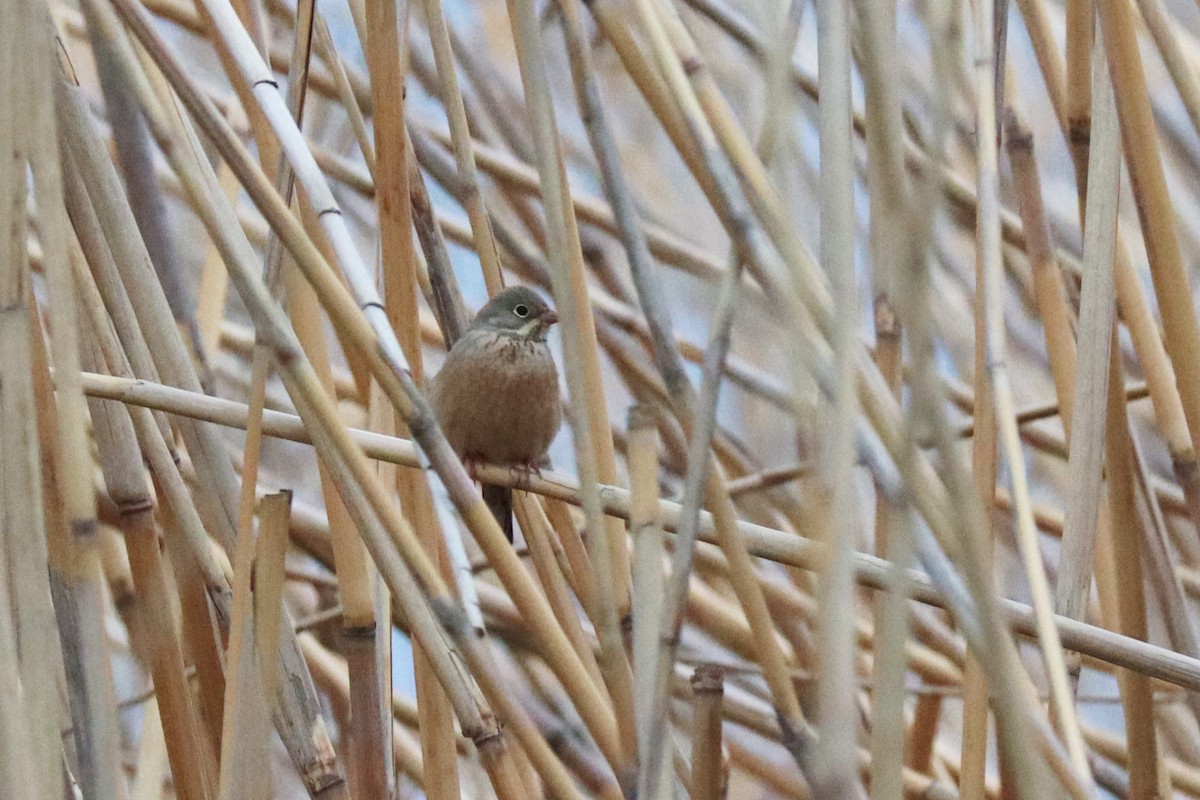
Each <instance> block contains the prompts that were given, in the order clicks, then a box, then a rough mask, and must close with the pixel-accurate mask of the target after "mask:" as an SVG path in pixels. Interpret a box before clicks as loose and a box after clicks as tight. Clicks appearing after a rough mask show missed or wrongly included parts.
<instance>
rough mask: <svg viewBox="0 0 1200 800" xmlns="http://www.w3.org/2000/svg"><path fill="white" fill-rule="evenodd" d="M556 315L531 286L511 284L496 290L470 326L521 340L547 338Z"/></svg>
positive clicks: (556, 317) (556, 320) (541, 340)
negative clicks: (506, 287) (508, 286)
mask: <svg viewBox="0 0 1200 800" xmlns="http://www.w3.org/2000/svg"><path fill="white" fill-rule="evenodd" d="M556 322H558V315H557V314H555V313H554V309H552V308H550V306H549V305H548V304H547V303H546V301H545V300H543V299H542V298H541V296H540V295H538V294H537V293H536V292H534V291H533V290H532V289H530V288H528V287H525V286H512V287H510V288H508V289H504V290H502V291H500V292H497V293H496V295H495V297H493V298H492V299H491V300H489V301H488V303H487V305H485V306H484V307H483V308H481V309H479V313H478V314H477V315H476V316H475V321H474V322H472V323H471V328H472V329H478V328H487V329H489V330H495V331H498V332H500V333H505V334H508V335H510V336H515V337H518V338H521V339H532V340H534V341H537V342H544V341H546V333H547V332H548V331H549V330H550V326H551V325H553V324H554V323H556Z"/></svg>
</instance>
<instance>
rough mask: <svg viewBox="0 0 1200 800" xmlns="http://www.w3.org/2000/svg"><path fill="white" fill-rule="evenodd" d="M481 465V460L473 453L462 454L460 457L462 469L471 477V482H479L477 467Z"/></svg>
mask: <svg viewBox="0 0 1200 800" xmlns="http://www.w3.org/2000/svg"><path fill="white" fill-rule="evenodd" d="M482 463H483V459H482V458H480V457H479V456H478V455H477V454H475V453H464V454H463V457H462V464H463V469H465V470H466V471H467V474H468V475H470V476H471V480H473V481H475V482H476V483H478V482H479V465H480V464H482Z"/></svg>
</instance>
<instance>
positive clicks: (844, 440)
mask: <svg viewBox="0 0 1200 800" xmlns="http://www.w3.org/2000/svg"><path fill="white" fill-rule="evenodd" d="M848 12H849V10H848V8H847V7H846V5H845V4H844V3H841V2H839V0H822V1H821V2H820V3H819V4H818V6H817V32H818V39H819V42H820V45H819V48H818V56H819V60H820V65H819V70H820V75H821V106H820V112H821V118H820V136H821V264H822V266H823V267H824V270H825V274H826V275H828V276H829V282H830V285H831V287H832V294H833V303H834V307H835V308H837V310H838V313H837V315H836V318H835V324H834V332H833V337H832V339H833V342H832V344H833V357H834V360H835V372H836V379H835V388H834V397H833V409H832V414H830V416H829V424H830V426H831V430H830V431H829V432H828V433H827V434H826V436H825V437H823V439H824V441H823V442H822V443H821V446H822V451H823V452H822V457H821V461H822V463H821V476H820V480H821V482H822V483H823V484H824V485H823V486H822V487H821V495H822V498H821V501H822V502H824V503H825V504H826V512H825V513H826V515H827V525H826V526H825V532H824V534H825V536H826V540H827V541H829V542H830V543H831V545H832V547H833V552H834V556H833V558H832V560H831V561H830V563H829V565H828V567H827V568H826V569H825V571H824V573H823V574H822V576H821V587H820V593H819V598H820V605H821V615H820V645H819V646H820V651H821V656H820V658H819V661H818V668H819V670H820V672H819V674H820V675H821V682H820V685H819V687H818V693H817V705H818V714H819V716H818V719H817V735H818V737H819V738H818V743H817V759H816V764H817V768H816V774H815V775H812V776H811V777H810V778H809V780H810V783H811V785H812V790H813V792H814V793H815V794H817V795H819V796H822V797H829V798H831V799H832V798H854V797H865V791H864V789H863V786H862V784H861V782H860V779H859V778H858V771H857V770H856V769H855V768H854V758H855V755H856V754H855V750H854V744H855V743H856V741H857V739H858V724H857V721H856V720H855V713H854V708H855V699H856V698H855V695H856V694H857V687H856V685H855V683H856V681H855V667H854V661H855V641H854V633H853V631H854V620H855V616H856V614H857V608H856V605H857V604H856V602H855V600H856V598H855V592H854V581H853V559H852V553H853V552H854V550H855V544H856V541H855V540H856V538H857V533H858V529H859V526H860V521H859V515H858V514H857V513H856V507H857V498H856V493H857V490H858V486H857V481H856V477H857V476H856V474H855V472H856V470H855V466H856V464H855V462H856V460H857V459H856V453H855V433H856V431H855V423H856V421H857V418H858V397H857V393H856V386H855V372H856V367H857V364H856V363H855V360H856V356H857V355H858V350H859V344H858V338H857V337H858V327H859V317H860V313H859V301H858V297H859V293H858V282H857V280H856V278H855V275H856V271H855V264H854V232H855V219H854V164H853V153H852V151H851V142H852V141H853V138H852V129H851V124H850V123H851V99H850V19H849V13H848ZM790 60H791V59H790V54H789V58H788V61H789V62H790ZM694 766H695V765H694V764H693V767H694Z"/></svg>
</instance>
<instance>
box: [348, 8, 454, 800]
mask: <svg viewBox="0 0 1200 800" xmlns="http://www.w3.org/2000/svg"><path fill="white" fill-rule="evenodd" d="M410 9H411V6H410V4H407V3H406V4H404V6H402V7H401V8H400V9H397V8H396V7H395V6H394V4H391V3H377V2H368V3H367V4H366V13H367V19H368V22H369V28H368V31H367V40H366V42H365V43H364V44H365V46H366V52H367V56H368V68H369V72H370V74H371V92H372V98H373V101H374V103H375V106H376V107H377V108H380V109H387V110H388V111H390V112H391V113H383V114H379V115H377V116H376V118H375V141H374V153H375V164H376V167H375V170H376V174H377V175H378V176H379V177H380V178H381V181H382V183H381V186H382V189H381V190H380V191H379V192H378V193H377V197H376V200H377V204H378V209H379V224H380V257H381V273H382V281H383V286H384V294H385V302H386V303H387V312H388V317H389V319H390V320H391V324H392V326H393V327H394V328H395V329H396V331H397V334H398V335H399V337H400V341H401V346H402V347H403V349H404V354H405V357H406V359H407V361H408V363H409V365H410V368H411V369H412V371H413V377H414V378H415V379H416V380H417V381H421V379H422V376H423V373H424V370H423V366H422V359H421V348H420V338H419V336H420V334H419V328H418V315H417V306H416V288H417V278H416V273H417V267H416V262H415V258H416V256H415V253H414V252H413V246H412V218H413V214H412V211H411V207H412V206H411V203H410V200H409V198H410V197H411V191H412V190H411V188H410V186H409V181H410V180H411V179H412V172H411V169H410V167H409V163H408V151H407V146H406V144H407V134H406V131H405V122H406V114H405V74H406V71H407V63H406V62H407V48H406V47H405V42H406V40H407V29H408V18H409V15H410ZM355 107H357V106H355ZM388 427H389V428H391V427H395V429H397V431H398V432H400V433H406V432H407V428H406V427H405V424H404V421H403V419H401V418H400V417H399V416H395V417H394V418H393V419H392V420H390V425H389V426H388ZM396 479H397V481H398V488H399V489H400V497H401V502H402V503H403V504H404V505H405V506H406V507H407V508H408V509H409V513H410V514H411V515H413V517H414V519H415V520H416V522H417V529H418V531H420V532H421V539H422V545H423V546H424V547H425V549H426V552H427V553H428V555H429V557H430V558H431V559H433V560H434V561H435V563H437V562H442V566H443V570H442V571H443V573H447V570H446V569H445V563H444V562H445V555H444V553H443V545H442V536H441V535H440V534H441V529H440V528H439V527H438V525H437V519H436V516H435V515H434V511H433V507H432V498H431V497H430V495H429V489H428V487H427V485H426V483H425V480H424V475H423V473H421V472H414V471H411V470H402V471H399V472H398V473H397V475H396ZM413 664H414V670H415V672H416V682H417V699H418V709H419V711H420V714H421V731H422V736H421V754H422V761H423V764H424V765H425V766H426V767H427V770H426V773H425V774H426V776H427V780H426V783H425V788H426V792H427V794H428V795H429V796H430V797H432V798H454V797H458V796H459V781H458V770H457V768H456V767H455V761H456V760H457V759H456V756H455V753H454V748H453V746H452V744H451V743H452V742H453V740H454V730H453V728H452V726H451V716H450V711H451V707H450V703H449V699H448V698H447V697H446V695H445V693H444V692H443V691H442V689H441V687H440V686H438V685H437V681H436V678H435V676H434V674H433V672H432V671H431V668H430V665H429V663H428V661H427V659H426V657H425V655H424V653H423V652H422V651H421V649H420V648H419V647H415V648H414V653H413ZM361 757H362V758H364V759H365V758H368V756H367V754H366V752H365V751H364V753H363V755H362V756H361ZM381 788H383V789H386V783H385V784H384V786H383V787H381Z"/></svg>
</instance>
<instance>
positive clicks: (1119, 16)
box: [1097, 3, 1200, 439]
mask: <svg viewBox="0 0 1200 800" xmlns="http://www.w3.org/2000/svg"><path fill="white" fill-rule="evenodd" d="M1097 13H1098V16H1099V18H1100V27H1101V30H1102V31H1103V34H1104V41H1105V45H1106V48H1107V55H1108V65H1109V71H1110V73H1111V76H1112V83H1113V89H1114V92H1115V94H1116V98H1117V110H1118V116H1119V118H1120V122H1121V134H1122V140H1123V141H1124V142H1125V143H1126V147H1125V158H1126V163H1127V164H1128V168H1129V175H1130V180H1131V182H1132V189H1133V192H1134V196H1135V198H1136V199H1137V208H1138V214H1139V218H1140V220H1141V223H1142V229H1143V236H1144V238H1145V244H1146V252H1147V256H1148V258H1149V261H1150V274H1151V277H1152V278H1153V280H1154V291H1155V295H1156V296H1157V298H1158V301H1159V308H1160V311H1161V314H1162V322H1163V334H1164V343H1165V345H1166V350H1167V354H1168V355H1169V356H1170V357H1171V362H1172V363H1173V364H1174V365H1175V369H1176V379H1177V381H1178V383H1179V387H1180V392H1179V395H1180V398H1181V399H1182V400H1183V404H1184V408H1183V410H1184V413H1185V415H1186V417H1187V420H1188V427H1189V428H1190V429H1191V430H1192V432H1193V439H1194V438H1195V437H1196V436H1200V371H1198V370H1200V351H1198V350H1197V348H1200V324H1198V323H1197V321H1196V314H1195V309H1194V308H1193V307H1192V305H1191V301H1190V300H1189V299H1188V298H1187V296H1186V295H1180V294H1179V293H1180V292H1186V291H1187V287H1188V282H1187V276H1186V274H1185V272H1184V268H1183V263H1182V256H1181V254H1180V251H1179V241H1178V239H1177V238H1176V234H1175V224H1174V216H1173V214H1172V212H1171V202H1170V197H1169V195H1168V192H1167V186H1166V179H1165V176H1164V174H1163V166H1162V161H1161V159H1160V156H1159V153H1158V144H1157V143H1158V135H1157V130H1156V128H1155V126H1154V121H1153V119H1152V117H1151V109H1150V100H1149V96H1148V94H1147V87H1146V79H1145V73H1144V70H1143V68H1142V62H1141V56H1140V54H1139V53H1138V50H1137V40H1136V34H1135V30H1134V26H1133V20H1132V17H1133V13H1132V9H1131V8H1130V7H1129V5H1128V4H1126V3H1114V4H1108V3H1101V4H1099V6H1098V7H1097ZM1132 142H1137V143H1138V146H1136V147H1134V146H1133V145H1132Z"/></svg>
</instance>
